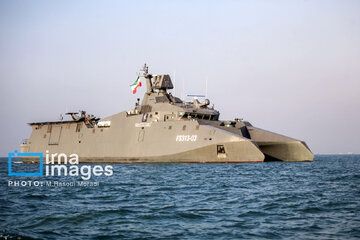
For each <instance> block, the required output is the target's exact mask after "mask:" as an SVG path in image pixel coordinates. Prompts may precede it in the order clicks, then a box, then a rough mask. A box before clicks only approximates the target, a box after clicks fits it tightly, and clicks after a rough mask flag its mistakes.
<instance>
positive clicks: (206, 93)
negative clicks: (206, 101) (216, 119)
mask: <svg viewBox="0 0 360 240" xmlns="http://www.w3.org/2000/svg"><path fill="white" fill-rule="evenodd" d="M208 79H209V77H208V76H206V80H205V97H206V98H207V97H208Z"/></svg>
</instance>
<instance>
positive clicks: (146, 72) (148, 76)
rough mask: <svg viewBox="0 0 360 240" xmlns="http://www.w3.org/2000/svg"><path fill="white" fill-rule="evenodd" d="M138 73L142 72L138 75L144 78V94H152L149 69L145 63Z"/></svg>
mask: <svg viewBox="0 0 360 240" xmlns="http://www.w3.org/2000/svg"><path fill="white" fill-rule="evenodd" d="M140 71H142V72H144V73H143V74H140V75H139V76H140V77H144V78H145V79H146V93H147V94H150V93H152V92H154V90H153V88H152V83H151V78H152V75H151V74H149V67H148V66H147V65H146V63H145V64H144V66H143V68H142V69H140Z"/></svg>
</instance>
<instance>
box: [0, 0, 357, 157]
mask: <svg viewBox="0 0 360 240" xmlns="http://www.w3.org/2000/svg"><path fill="white" fill-rule="evenodd" d="M144 62H146V63H148V65H149V66H150V68H149V69H150V72H152V73H158V74H161V73H163V74H164V73H168V74H171V76H173V75H174V74H175V75H176V87H177V90H176V94H177V95H181V94H191V93H197V94H200V93H201V94H204V93H205V83H206V79H208V97H209V98H210V101H211V103H214V104H215V108H216V109H218V110H220V112H221V116H220V117H221V119H233V118H235V117H240V118H244V119H245V120H248V121H250V122H251V123H252V124H253V125H255V126H257V127H260V128H264V129H268V130H271V131H274V132H279V133H282V134H285V135H288V136H291V137H294V138H298V139H301V140H305V141H306V142H307V143H308V145H309V146H310V148H311V149H312V151H313V152H314V153H339V152H342V153H347V152H356V153H360V96H359V95H360V1H357V0H355V1H347V0H338V1H330V0H324V1H320V0H317V1H311V0H308V1H287V0H286V1H268V0H264V1H253V0H251V1H250V0H249V1H245V0H244V1H240V0H239V1H223V0H222V1H220V0H219V1H89V0H86V1H74V0H71V1H30V0H29V1H14V0H11V1H3V0H0V81H1V86H0V101H1V105H0V111H1V123H0V134H1V144H0V156H7V153H8V152H10V151H13V150H15V149H20V146H19V145H20V143H21V140H22V139H23V138H28V137H29V136H30V132H31V128H30V127H29V126H28V125H27V124H26V123H28V122H33V121H48V120H57V119H58V118H59V115H60V113H64V112H66V111H78V110H80V109H85V110H87V111H88V112H89V113H93V114H95V115H98V116H101V117H106V116H109V115H112V114H115V113H118V112H120V111H124V110H128V109H130V108H132V107H133V105H134V102H135V100H136V98H137V97H141V98H142V96H143V93H144V90H145V88H144V87H142V88H140V90H141V91H140V92H139V93H138V94H136V95H133V94H132V93H131V90H130V87H129V85H130V84H131V83H133V82H134V81H135V80H136V74H137V72H138V70H139V69H140V68H141V66H142V65H143V64H144Z"/></svg>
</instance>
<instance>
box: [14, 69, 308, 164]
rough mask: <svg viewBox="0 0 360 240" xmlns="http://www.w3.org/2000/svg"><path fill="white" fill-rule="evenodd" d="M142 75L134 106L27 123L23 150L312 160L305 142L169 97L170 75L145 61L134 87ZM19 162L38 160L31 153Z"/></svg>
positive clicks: (94, 159) (119, 158)
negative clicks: (101, 113) (154, 69)
mask: <svg viewBox="0 0 360 240" xmlns="http://www.w3.org/2000/svg"><path fill="white" fill-rule="evenodd" d="M139 77H141V78H145V80H146V92H145V94H144V97H143V99H142V102H141V104H140V99H137V102H136V103H135V107H134V109H131V110H129V111H123V112H120V113H117V114H114V115H112V116H109V117H105V118H102V119H100V118H97V117H95V116H94V115H89V114H87V113H86V112H85V111H81V112H79V113H75V112H71V113H67V114H69V115H70V116H71V120H68V121H65V120H61V121H48V122H33V123H29V125H30V126H31V127H32V132H31V135H30V137H29V139H28V140H26V141H24V142H23V144H21V152H22V153H34V152H36V153H43V154H45V153H49V152H50V153H65V154H68V155H70V154H73V153H76V154H77V155H78V157H79V162H90V163H136V162H184V163H238V162H264V161H313V158H314V155H313V153H312V152H311V151H310V149H309V147H308V146H307V145H306V143H305V142H303V141H300V140H297V139H294V138H290V137H287V136H283V135H280V134H277V133H273V132H270V131H266V130H263V129H260V128H257V127H254V126H253V125H251V123H249V122H248V121H243V120H242V119H238V118H235V119H234V120H233V121H222V120H219V116H220V112H219V111H217V110H215V109H214V106H213V105H212V106H210V101H209V100H208V99H205V100H203V101H202V102H200V101H199V99H198V98H194V99H193V100H192V101H184V100H181V99H180V98H178V97H176V96H173V95H172V94H171V93H169V92H168V90H170V89H173V88H174V86H173V83H172V81H171V78H170V76H169V75H154V74H150V73H149V72H148V67H147V66H146V64H145V65H144V67H143V69H142V73H141V74H139V75H138V80H137V82H136V83H135V84H133V85H132V88H133V90H134V92H136V88H137V87H138V86H141V81H140V79H139ZM22 161H23V162H28V163H31V162H38V161H39V159H36V158H34V157H31V156H27V157H22Z"/></svg>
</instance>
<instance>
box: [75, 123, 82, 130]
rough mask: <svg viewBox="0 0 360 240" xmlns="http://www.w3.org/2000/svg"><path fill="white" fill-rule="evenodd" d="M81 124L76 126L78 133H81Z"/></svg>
mask: <svg viewBox="0 0 360 240" xmlns="http://www.w3.org/2000/svg"><path fill="white" fill-rule="evenodd" d="M81 125H82V124H81V123H78V124H77V125H76V132H80V129H81Z"/></svg>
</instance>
